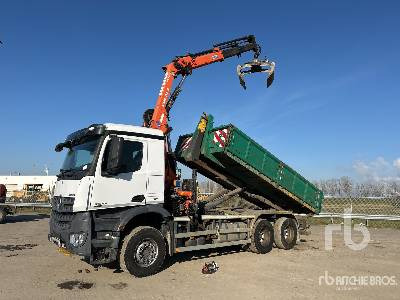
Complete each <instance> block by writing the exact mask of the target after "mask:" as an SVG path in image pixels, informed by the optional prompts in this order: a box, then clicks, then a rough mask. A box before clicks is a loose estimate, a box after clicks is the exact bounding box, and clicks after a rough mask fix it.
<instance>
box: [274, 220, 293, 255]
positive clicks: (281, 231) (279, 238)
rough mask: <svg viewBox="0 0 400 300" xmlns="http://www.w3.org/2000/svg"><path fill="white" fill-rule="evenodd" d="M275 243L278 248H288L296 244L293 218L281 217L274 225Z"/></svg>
mask: <svg viewBox="0 0 400 300" xmlns="http://www.w3.org/2000/svg"><path fill="white" fill-rule="evenodd" d="M274 236H275V245H276V246H277V247H278V248H280V249H285V250H289V249H292V248H293V247H294V245H296V241H297V223H296V221H295V220H294V219H291V218H286V217H281V218H279V219H278V220H276V222H275V225H274Z"/></svg>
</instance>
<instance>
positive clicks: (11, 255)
mask: <svg viewBox="0 0 400 300" xmlns="http://www.w3.org/2000/svg"><path fill="white" fill-rule="evenodd" d="M13 256H18V254H10V255H6V257H13Z"/></svg>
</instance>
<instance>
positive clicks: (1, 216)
mask: <svg viewBox="0 0 400 300" xmlns="http://www.w3.org/2000/svg"><path fill="white" fill-rule="evenodd" d="M6 216H7V213H6V211H5V210H4V208H2V207H0V224H1V223H4V222H5V221H6Z"/></svg>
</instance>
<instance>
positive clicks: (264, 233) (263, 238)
mask: <svg viewBox="0 0 400 300" xmlns="http://www.w3.org/2000/svg"><path fill="white" fill-rule="evenodd" d="M269 239H270V233H269V231H268V228H267V227H264V228H263V229H262V230H261V231H260V237H259V242H260V244H261V245H263V246H265V245H267V244H268V243H269Z"/></svg>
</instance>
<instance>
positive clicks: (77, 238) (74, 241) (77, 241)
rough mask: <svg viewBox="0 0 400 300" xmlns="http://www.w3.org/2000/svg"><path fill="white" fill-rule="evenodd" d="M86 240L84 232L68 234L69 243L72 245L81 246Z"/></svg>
mask: <svg viewBox="0 0 400 300" xmlns="http://www.w3.org/2000/svg"><path fill="white" fill-rule="evenodd" d="M85 240H86V233H84V232H81V233H72V234H70V236H69V243H70V244H71V245H72V246H74V247H79V246H82V245H83V244H84V243H85Z"/></svg>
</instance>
